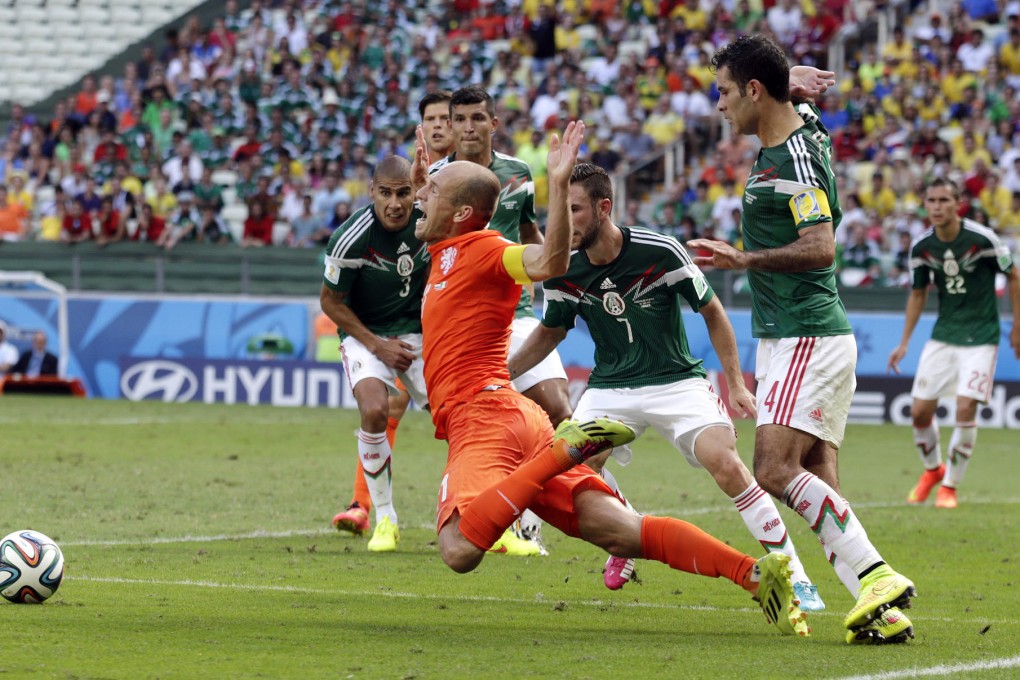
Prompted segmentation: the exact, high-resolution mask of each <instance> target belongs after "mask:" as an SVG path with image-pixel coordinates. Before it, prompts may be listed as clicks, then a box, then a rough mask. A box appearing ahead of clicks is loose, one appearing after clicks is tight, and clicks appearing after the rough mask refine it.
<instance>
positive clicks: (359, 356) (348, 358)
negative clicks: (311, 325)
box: [340, 333, 429, 408]
mask: <svg viewBox="0 0 1020 680" xmlns="http://www.w3.org/2000/svg"><path fill="white" fill-rule="evenodd" d="M397 337H398V338H399V339H401V340H403V341H404V342H406V343H407V344H409V345H412V346H413V347H414V349H413V350H411V351H412V352H414V353H415V355H416V356H417V357H418V358H417V359H415V360H414V361H412V362H411V366H410V368H408V369H407V370H406V371H397V370H395V369H392V368H390V367H389V366H387V365H386V364H384V363H383V362H381V361H379V359H377V358H376V356H375V355H374V354H372V353H371V352H369V351H368V348H367V347H365V346H364V345H363V344H361V342H359V341H358V340H355V339H354V338H353V337H351V336H349V335H348V336H347V337H346V338H344V340H343V342H341V343H340V355H341V356H342V357H343V361H344V371H346V373H347V379H348V380H349V381H350V383H351V389H352V390H353V389H354V386H355V385H357V384H358V383H359V382H361V381H362V380H364V379H365V378H377V379H379V380H382V381H383V383H384V384H385V385H386V386H387V387H388V388H390V392H391V393H392V394H396V393H397V378H400V380H401V382H403V383H404V387H406V388H407V392H408V393H409V394H410V395H411V398H412V399H414V403H415V404H417V405H418V406H420V407H421V408H425V407H426V406H428V403H429V401H428V396H427V393H426V391H425V362H424V361H422V358H421V333H407V334H405V335H398V336H397Z"/></svg>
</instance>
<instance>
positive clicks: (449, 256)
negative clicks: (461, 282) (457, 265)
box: [439, 248, 457, 276]
mask: <svg viewBox="0 0 1020 680" xmlns="http://www.w3.org/2000/svg"><path fill="white" fill-rule="evenodd" d="M456 260H457V249H456V248H446V249H444V250H443V252H442V253H441V254H440V255H439V269H440V270H442V272H443V275H444V276H445V275H446V274H449V273H450V270H451V269H453V263H454V262H456Z"/></svg>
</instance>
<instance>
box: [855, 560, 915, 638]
mask: <svg viewBox="0 0 1020 680" xmlns="http://www.w3.org/2000/svg"><path fill="white" fill-rule="evenodd" d="M916 595H917V590H916V589H915V588H914V584H913V582H912V581H911V580H910V579H908V578H907V577H906V576H902V575H901V574H897V573H896V572H895V571H893V570H892V567H890V566H889V565H888V564H883V565H882V566H881V567H879V568H877V569H875V570H874V571H873V572H871V573H870V574H868V575H867V576H865V577H864V578H863V579H861V591H860V595H858V596H857V603H856V604H855V605H854V608H853V609H851V610H850V613H849V614H847V615H846V618H845V619H844V620H843V627H844V628H846V629H847V630H855V629H857V628H861V627H862V626H865V625H867V624H868V623H870V622H871V621H872V620H873V619H874V618H875V617H877V616H878V615H879V614H881V613H882V612H884V611H885V610H887V609H890V608H892V607H899V608H900V609H907V608H909V607H910V598H912V597H915V596H916Z"/></svg>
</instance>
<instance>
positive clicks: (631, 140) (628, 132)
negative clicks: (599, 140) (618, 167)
mask: <svg viewBox="0 0 1020 680" xmlns="http://www.w3.org/2000/svg"><path fill="white" fill-rule="evenodd" d="M613 143H614V144H615V145H616V148H618V149H621V150H622V151H623V158H624V160H626V161H627V162H628V163H634V162H637V161H639V160H642V159H644V158H645V157H647V156H648V155H649V154H650V153H651V152H652V151H654V150H655V140H654V139H652V138H651V136H649V135H648V133H647V132H645V131H644V130H643V129H642V122H641V121H640V120H631V121H630V123H628V125H627V127H626V128H625V129H624V130H623V131H621V132H619V133H617V135H616V137H614V138H613Z"/></svg>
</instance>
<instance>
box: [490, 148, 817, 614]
mask: <svg viewBox="0 0 1020 680" xmlns="http://www.w3.org/2000/svg"><path fill="white" fill-rule="evenodd" d="M569 198H570V211H571V218H572V221H573V235H572V241H571V247H572V248H573V249H574V252H573V253H572V254H571V256H570V267H569V269H568V270H567V273H566V274H564V275H563V276H557V277H554V278H551V279H549V280H548V281H546V282H545V284H544V290H545V300H546V303H545V315H544V316H543V318H542V324H541V325H540V326H539V327H538V329H536V330H535V331H534V332H533V333H532V334H531V337H529V338H528V340H527V341H526V342H525V343H524V345H523V346H522V347H521V349H520V350H519V351H518V352H517V353H516V354H513V355H512V356H511V358H510V363H509V367H508V368H509V371H510V377H511V378H512V377H514V376H515V375H516V374H518V373H520V372H521V371H523V370H526V369H527V368H528V367H530V366H531V365H532V364H534V363H535V362H537V361H539V360H541V359H542V358H543V357H544V356H545V355H546V354H548V353H549V351H551V350H552V349H553V348H554V347H556V345H558V344H559V343H560V342H561V341H562V340H563V339H564V338H565V337H566V336H567V331H568V330H570V329H571V328H573V327H574V322H575V319H576V318H577V317H580V318H582V319H584V321H585V323H586V324H587V326H588V330H589V332H590V333H591V338H592V340H593V341H594V342H595V367H594V369H593V370H592V373H591V377H590V378H589V380H588V389H587V391H585V393H584V395H583V396H582V397H581V401H580V402H579V403H578V404H577V408H575V409H574V414H573V416H572V417H573V418H574V419H575V420H590V419H591V418H594V417H596V416H605V417H608V418H613V419H616V420H620V421H622V422H624V423H626V424H627V425H629V426H630V427H631V428H633V429H634V430H635V431H636V432H637V433H638V434H639V435H640V433H642V432H644V430H645V429H647V428H649V427H652V428H654V429H655V430H656V431H657V432H659V434H661V435H662V436H663V437H664V438H665V439H666V441H669V442H671V443H672V444H673V446H674V447H675V448H676V449H677V450H678V451H680V453H682V454H683V455H684V457H685V458H686V459H687V462H688V463H689V464H690V465H692V466H693V467H696V468H705V469H706V470H708V472H709V474H711V475H712V478H713V479H714V480H715V482H716V484H718V485H719V488H720V489H722V491H723V492H724V493H725V494H726V495H727V496H729V497H730V498H731V499H733V503H734V505H735V506H736V508H737V511H738V512H739V513H740V517H741V519H743V520H744V524H746V525H747V528H748V530H749V531H750V532H751V535H752V536H754V538H755V540H756V541H758V542H759V543H761V545H762V547H763V548H765V550H766V551H769V552H782V553H784V554H786V555H787V556H789V558H790V568H791V570H792V572H793V582H794V592H795V593H796V595H797V598H798V599H799V600H800V606H801V609H803V610H806V611H808V610H814V611H817V610H821V609H824V608H825V605H824V604H823V603H822V600H821V598H820V597H819V596H818V589H817V588H816V587H815V586H814V584H812V583H811V580H810V579H809V578H808V576H807V573H805V571H804V567H803V566H802V565H801V562H800V559H799V558H798V557H797V551H796V549H795V548H794V546H793V541H792V540H791V539H790V537H789V535H788V534H787V531H786V525H785V524H784V523H783V520H782V517H781V516H780V515H779V511H778V510H777V509H776V505H775V503H774V502H773V501H772V498H770V497H769V495H768V494H767V493H765V491H763V490H762V488H761V487H760V486H758V483H757V482H755V481H754V477H752V476H751V473H750V472H749V471H748V469H747V467H746V466H745V465H744V463H743V462H742V461H741V460H740V456H739V454H738V453H737V439H736V432H735V431H734V429H733V422H732V421H731V420H730V416H729V414H728V413H727V411H726V406H725V405H724V404H723V402H722V400H721V399H720V398H719V397H718V395H716V394H715V392H714V391H713V390H712V385H711V384H710V383H709V382H708V380H706V373H705V369H704V367H703V366H702V361H701V359H695V358H694V357H693V356H691V352H690V349H689V347H688V344H687V334H686V332H685V330H684V322H683V317H682V316H681V313H682V303H681V300H686V303H687V304H688V305H689V306H690V307H691V308H692V309H693V310H694V311H696V312H699V313H700V314H701V315H702V317H704V319H705V325H706V326H707V327H708V334H709V338H710V339H711V341H712V346H713V348H715V351H716V354H717V355H718V356H719V360H720V362H721V363H722V366H723V373H724V375H725V378H726V382H727V386H728V387H729V394H730V404H731V406H732V407H733V409H734V410H735V411H736V412H738V413H742V414H743V415H745V416H748V417H754V416H755V415H756V411H755V405H754V397H753V396H752V395H751V393H750V392H749V391H748V390H747V387H745V385H744V374H743V371H741V369H740V358H739V357H738V355H737V340H736V337H735V336H734V334H733V327H732V326H731V325H730V321H729V318H728V317H727V316H726V311H725V310H724V309H723V306H722V303H720V302H719V299H718V298H717V297H715V294H714V292H713V291H712V287H711V286H710V285H709V283H708V281H706V280H705V276H704V274H702V273H701V270H699V269H698V267H697V266H696V265H695V264H694V263H693V262H692V261H691V258H690V256H689V255H688V254H687V252H686V251H685V250H684V248H683V246H681V245H680V243H678V242H677V241H676V239H674V238H672V237H669V236H665V235H663V234H659V233H656V232H652V231H648V230H646V229H640V228H637V227H618V226H616V225H615V224H614V223H613V220H612V211H613V185H612V181H611V180H610V179H609V175H608V174H606V171H605V170H603V169H602V168H600V167H598V166H596V165H592V164H590V163H581V164H579V165H577V166H575V167H574V170H573V173H572V174H571V176H570V192H569ZM621 454H623V460H621V462H623V463H626V462H629V451H628V450H625V449H618V450H616V451H614V454H613V455H615V456H618V457H619V456H621ZM607 455H608V454H603V456H600V457H599V458H598V459H596V460H598V461H599V463H604V462H605V456H607ZM598 467H601V466H598ZM596 469H598V468H597V467H596ZM607 482H608V483H609V485H610V487H613V486H614V481H613V480H611V478H610V479H607ZM632 571H633V562H632V561H629V560H623V559H621V558H610V560H609V562H608V563H607V564H606V571H605V583H606V585H607V586H608V587H609V588H611V589H614V590H615V589H617V588H620V587H622V586H623V584H624V583H625V582H626V580H627V578H628V577H629V575H630V574H631V572H632Z"/></svg>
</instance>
